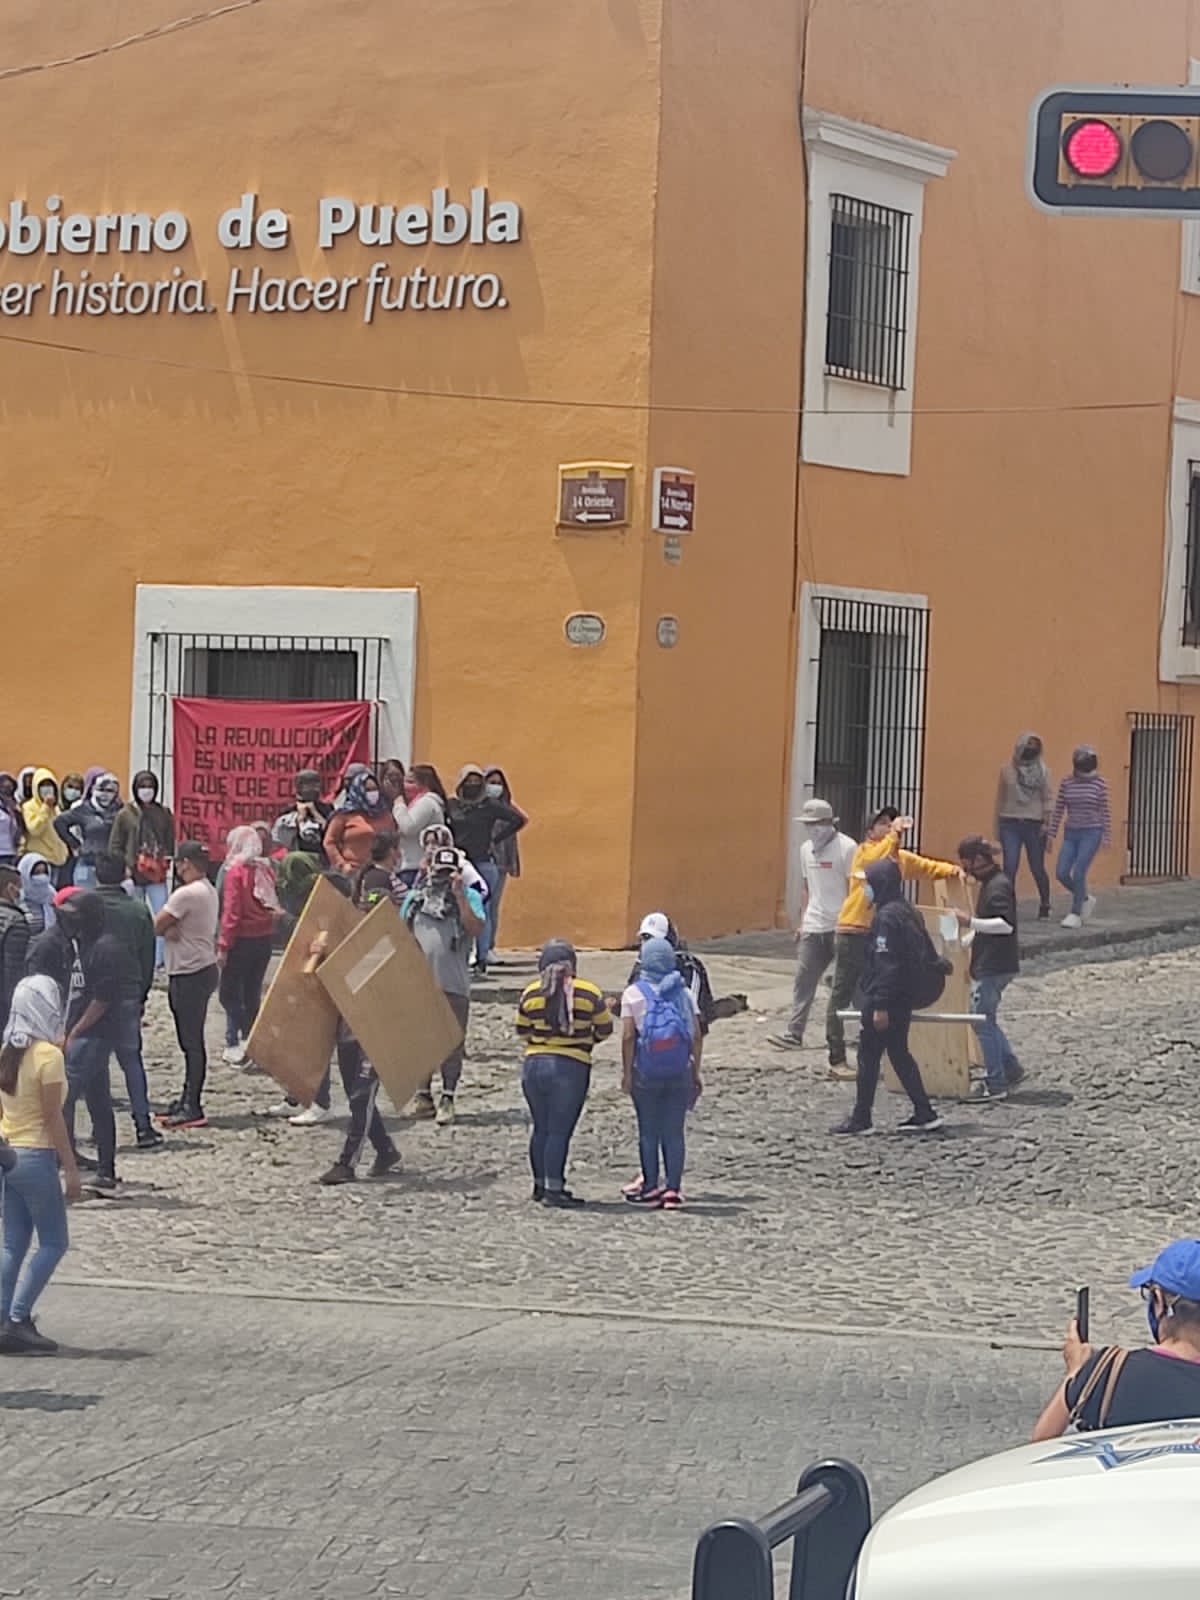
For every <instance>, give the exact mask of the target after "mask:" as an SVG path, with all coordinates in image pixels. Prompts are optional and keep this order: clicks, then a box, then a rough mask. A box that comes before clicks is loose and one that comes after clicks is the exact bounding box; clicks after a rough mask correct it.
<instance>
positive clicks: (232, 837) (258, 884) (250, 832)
mask: <svg viewBox="0 0 1200 1600" xmlns="http://www.w3.org/2000/svg"><path fill="white" fill-rule="evenodd" d="M225 861H226V864H227V865H228V866H231V867H232V866H236V865H239V864H240V865H242V866H248V867H252V868H253V871H254V898H255V899H256V900H257V901H258V903H259V905H260V906H262V908H263V910H264V911H281V910H282V909H283V908H282V906H281V905H280V904H279V896H278V895H277V894H276V893H275V873H274V871H273V870H272V868H271V863H270V862H269V861H264V860H263V853H262V839H261V837H260V836H259V832H258V829H257V828H234V829H232V830H231V831H230V834H229V847H228V849H227V850H226V852H225Z"/></svg>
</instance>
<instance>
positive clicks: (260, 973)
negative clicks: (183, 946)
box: [217, 827, 282, 1067]
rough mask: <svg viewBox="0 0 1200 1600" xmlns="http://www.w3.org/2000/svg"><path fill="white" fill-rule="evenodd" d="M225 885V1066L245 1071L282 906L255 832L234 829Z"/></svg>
mask: <svg viewBox="0 0 1200 1600" xmlns="http://www.w3.org/2000/svg"><path fill="white" fill-rule="evenodd" d="M225 866H226V872H225V883H224V892H223V894H222V896H221V919H220V925H219V931H218V937H217V966H218V967H219V968H220V973H221V982H220V994H221V1005H222V1006H223V1007H224V1009H225V1015H226V1018H227V1022H228V1026H227V1028H226V1033H225V1037H226V1040H227V1041H232V1042H230V1043H228V1044H227V1045H226V1049H225V1057H224V1059H225V1061H226V1062H227V1063H228V1065H230V1066H234V1067H237V1066H241V1065H242V1064H243V1063H244V1062H245V1060H246V1044H245V1041H246V1040H247V1039H248V1038H249V1037H250V1030H251V1029H252V1028H253V1026H254V1019H255V1018H256V1017H257V1016H258V1008H259V1006H260V1005H261V1003H262V989H263V980H264V978H265V977H266V975H267V968H268V967H269V966H270V964H271V937H272V934H273V933H274V931H275V918H276V917H277V916H278V915H279V913H280V911H281V910H282V907H281V906H280V904H279V896H278V894H277V893H276V889H275V872H274V869H273V868H272V866H271V863H270V862H269V861H266V860H264V858H263V853H262V839H261V837H260V835H259V833H258V831H257V829H255V828H250V827H238V828H233V829H232V830H231V831H230V834H229V843H228V848H227V851H226V855H225Z"/></svg>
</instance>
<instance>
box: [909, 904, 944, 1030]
mask: <svg viewBox="0 0 1200 1600" xmlns="http://www.w3.org/2000/svg"><path fill="white" fill-rule="evenodd" d="M909 910H910V911H911V912H912V918H911V922H912V945H911V949H910V959H911V962H912V972H911V977H912V1003H913V1010H914V1011H928V1009H929V1007H930V1006H934V1005H936V1004H937V1003H938V1001H939V1000H940V999H941V998H942V994H943V992H944V991H945V988H946V979H947V978H948V977H949V976H950V974H951V973H952V972H953V971H954V968H953V967H952V966H951V964H950V962H949V961H948V960H947V959H946V957H945V956H940V955H938V953H937V946H936V945H935V944H934V942H933V940H932V939H931V938H930V937H929V929H928V928H927V927H926V926H925V919H924V917H922V915H921V913H920V912H919V911H918V910H917V909H916V907H915V906H910V907H909Z"/></svg>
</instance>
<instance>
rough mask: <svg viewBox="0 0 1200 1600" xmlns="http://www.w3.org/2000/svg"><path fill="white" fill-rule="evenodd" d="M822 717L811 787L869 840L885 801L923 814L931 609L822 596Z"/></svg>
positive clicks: (916, 837)
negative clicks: (868, 832) (875, 814)
mask: <svg viewBox="0 0 1200 1600" xmlns="http://www.w3.org/2000/svg"><path fill="white" fill-rule="evenodd" d="M816 604H817V616H818V620H819V623H820V647H819V655H818V657H817V663H816V665H817V716H816V725H815V728H814V741H813V742H814V756H815V759H814V767H813V784H812V793H813V794H814V795H816V796H818V797H819V798H820V799H822V800H828V801H829V803H830V805H831V806H832V807H833V809H834V813H835V815H837V816H838V817H840V818H841V825H842V828H843V830H844V831H845V832H846V833H849V834H851V835H852V836H853V837H854V838H856V839H861V838H862V837H863V834H864V832H865V831H866V825H867V821H868V819H869V818H870V816H871V815H872V813H873V812H875V811H877V810H878V809H879V808H880V807H881V806H885V805H894V806H895V807H896V808H897V809H898V810H899V811H900V812H902V813H906V814H907V815H909V816H911V817H912V818H913V820H914V823H915V827H914V829H913V832H912V833H911V834H910V836H909V843H910V844H912V845H913V846H914V847H915V846H916V845H917V844H918V843H919V842H920V828H921V797H922V789H923V786H924V777H925V706H926V691H927V684H928V659H929V613H928V611H926V610H925V609H924V608H922V607H919V606H895V605H885V604H882V603H878V602H875V601H865V600H849V599H842V598H836V597H822V598H820V599H818V600H817V602H816Z"/></svg>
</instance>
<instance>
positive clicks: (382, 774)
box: [379, 756, 405, 806]
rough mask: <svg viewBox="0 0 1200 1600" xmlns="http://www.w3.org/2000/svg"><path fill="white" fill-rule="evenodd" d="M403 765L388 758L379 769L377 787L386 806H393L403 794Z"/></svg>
mask: <svg viewBox="0 0 1200 1600" xmlns="http://www.w3.org/2000/svg"><path fill="white" fill-rule="evenodd" d="M404 777H405V773H404V763H403V761H398V760H397V759H396V758H395V756H390V757H389V758H388V760H386V761H385V762H384V763H383V765H382V766H381V767H380V769H379V787H380V789H381V790H382V791H383V798H384V799H385V800H386V801H387V803H388V805H390V806H393V805H395V803H396V801H397V800H399V799H401V797H402V796H403V794H404Z"/></svg>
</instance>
